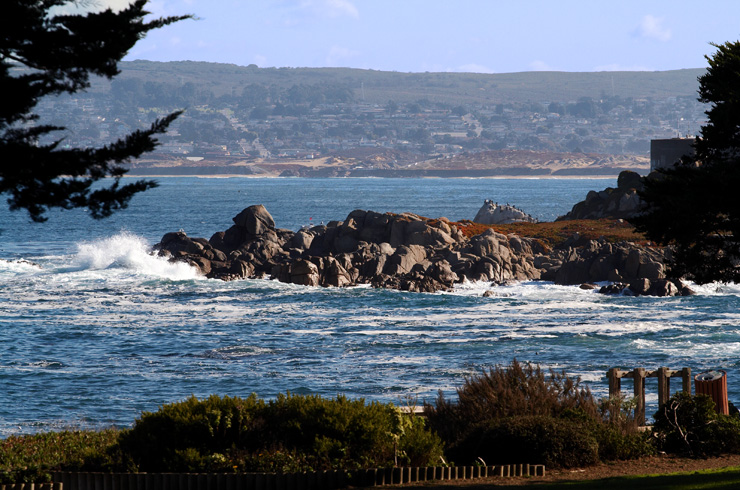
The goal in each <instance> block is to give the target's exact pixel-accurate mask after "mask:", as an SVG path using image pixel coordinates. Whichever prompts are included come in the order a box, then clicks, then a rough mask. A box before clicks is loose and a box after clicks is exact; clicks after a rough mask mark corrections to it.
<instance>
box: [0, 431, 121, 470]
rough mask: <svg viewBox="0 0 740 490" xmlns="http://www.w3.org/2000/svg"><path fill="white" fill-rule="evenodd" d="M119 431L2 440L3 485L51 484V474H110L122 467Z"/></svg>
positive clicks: (0, 463)
mask: <svg viewBox="0 0 740 490" xmlns="http://www.w3.org/2000/svg"><path fill="white" fill-rule="evenodd" d="M119 434H120V432H119V431H117V430H113V429H110V430H103V431H98V432H93V431H63V432H49V433H41V434H34V435H25V436H10V437H8V438H7V439H4V440H0V483H17V482H49V481H51V472H52V471H55V470H60V469H64V470H68V471H75V470H81V471H108V470H110V469H113V468H117V467H118V466H119V465H120V460H119V459H118V454H117V453H116V444H117V442H118V437H119Z"/></svg>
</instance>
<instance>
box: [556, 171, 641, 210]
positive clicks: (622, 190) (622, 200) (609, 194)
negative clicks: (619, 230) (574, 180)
mask: <svg viewBox="0 0 740 490" xmlns="http://www.w3.org/2000/svg"><path fill="white" fill-rule="evenodd" d="M644 187H645V184H644V180H643V177H641V176H640V175H639V174H638V173H636V172H632V171H631V170H625V171H623V172H621V173H620V174H619V177H617V187H616V188H612V187H607V188H606V189H604V190H603V191H600V192H596V191H589V192H588V194H586V199H584V200H583V201H581V202H579V203H576V204H575V205H574V206H573V208H572V209H571V210H570V212H568V213H567V214H565V215H564V216H560V217H558V219H557V221H561V220H573V219H602V218H622V219H626V218H630V217H632V216H636V215H637V214H638V213H640V211H641V209H642V205H643V203H642V200H641V199H640V196H639V195H638V192H639V191H641V190H643V189H644Z"/></svg>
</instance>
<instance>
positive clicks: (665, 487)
mask: <svg viewBox="0 0 740 490" xmlns="http://www.w3.org/2000/svg"><path fill="white" fill-rule="evenodd" d="M625 464H629V463H625ZM517 488H521V487H517ZM541 488H547V489H580V488H598V489H600V490H610V489H615V490H617V489H624V488H629V489H630V490H648V489H650V490H699V489H736V488H740V467H737V466H736V467H733V468H723V469H721V470H705V471H695V472H689V473H673V474H670V475H644V476H623V477H615V478H604V479H601V480H585V481H579V482H564V483H552V484H548V485H541Z"/></svg>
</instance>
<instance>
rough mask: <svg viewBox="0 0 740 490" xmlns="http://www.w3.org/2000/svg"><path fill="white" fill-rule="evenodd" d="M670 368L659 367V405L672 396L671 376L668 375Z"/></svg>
mask: <svg viewBox="0 0 740 490" xmlns="http://www.w3.org/2000/svg"><path fill="white" fill-rule="evenodd" d="M668 376H669V373H668V368H667V367H660V368H658V406H659V407H660V406H662V405H664V404H665V402H667V401H668V399H669V398H670V397H671V378H669V377H668Z"/></svg>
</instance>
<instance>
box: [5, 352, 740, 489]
mask: <svg viewBox="0 0 740 490" xmlns="http://www.w3.org/2000/svg"><path fill="white" fill-rule="evenodd" d="M632 408H633V405H632V403H631V401H630V400H625V399H608V400H597V399H596V398H595V397H594V396H593V394H592V393H591V392H590V390H589V389H588V388H587V387H584V386H583V385H582V384H581V381H580V380H579V379H578V378H572V377H570V376H568V375H566V374H565V373H564V372H557V371H554V370H550V371H549V372H546V371H544V370H543V369H542V368H541V367H540V366H538V365H533V364H528V363H519V362H517V361H516V360H514V361H512V362H511V364H509V365H508V366H496V367H495V368H493V369H491V370H489V371H487V372H482V373H480V374H478V375H474V376H472V377H470V378H468V379H466V380H465V382H464V383H463V385H462V386H460V387H459V388H458V389H457V399H456V400H449V399H447V398H446V397H444V396H443V395H442V394H440V395H439V397H438V398H437V400H435V401H434V402H433V403H425V404H424V411H423V415H420V414H415V413H414V411H413V410H409V411H402V410H401V409H399V408H398V407H397V406H395V405H393V404H391V403H387V404H383V403H377V402H369V403H368V402H366V401H365V400H362V399H359V400H350V399H348V398H346V397H343V396H338V397H336V398H332V399H328V398H323V397H321V396H317V395H295V394H290V393H287V394H283V395H279V396H278V397H277V398H275V399H273V400H263V399H260V398H258V397H257V396H256V395H250V396H249V397H247V398H239V397H229V396H217V395H212V396H210V397H208V398H206V399H197V398H195V397H190V398H188V399H185V400H183V401H180V402H176V403H171V404H167V405H163V406H161V407H160V408H159V410H157V411H156V412H144V413H142V415H141V416H140V417H139V418H138V419H137V420H136V421H135V422H134V424H133V427H132V428H129V429H108V430H102V431H62V432H50V433H39V434H34V435H23V436H10V437H8V438H6V439H4V440H2V441H0V483H14V482H20V481H28V482H31V481H34V482H42V481H49V480H50V478H51V472H52V471H58V470H62V471H102V472H112V471H116V472H142V471H147V472H221V473H239V472H276V473H289V472H300V471H318V470H326V469H360V468H371V467H393V466H427V465H439V464H443V463H444V464H450V465H470V464H476V462H480V461H481V460H483V461H485V462H486V463H487V464H509V463H521V462H522V461H527V462H528V463H531V464H545V465H547V466H548V467H549V468H571V467H587V466H589V465H593V464H596V463H598V462H605V461H620V460H630V459H635V458H640V457H644V456H650V455H654V454H656V452H657V451H665V452H666V453H669V454H679V455H691V456H694V457H696V456H708V455H714V454H719V453H735V454H737V453H740V419H738V418H737V417H736V416H724V415H718V414H717V413H716V411H715V410H714V405H713V402H712V401H711V399H709V398H708V397H706V396H704V395H698V396H690V395H675V396H674V397H673V398H671V400H670V401H669V402H668V403H666V404H665V406H664V407H661V408H660V410H659V411H658V413H656V414H655V425H654V426H653V428H652V430H647V431H646V430H641V429H640V428H639V427H638V425H639V424H638V423H637V421H636V420H635V418H634V414H633V411H632Z"/></svg>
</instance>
